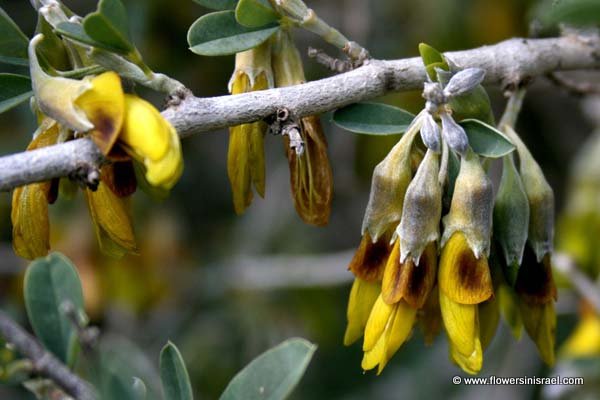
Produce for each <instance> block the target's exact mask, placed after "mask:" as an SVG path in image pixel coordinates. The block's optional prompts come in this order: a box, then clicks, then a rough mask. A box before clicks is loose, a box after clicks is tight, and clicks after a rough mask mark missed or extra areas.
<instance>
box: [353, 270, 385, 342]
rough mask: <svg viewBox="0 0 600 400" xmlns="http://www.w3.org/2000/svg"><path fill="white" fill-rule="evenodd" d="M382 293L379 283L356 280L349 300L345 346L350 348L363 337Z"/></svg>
mask: <svg viewBox="0 0 600 400" xmlns="http://www.w3.org/2000/svg"><path fill="white" fill-rule="evenodd" d="M380 291H381V285H380V284H379V283H378V282H367V281H365V280H363V279H360V278H356V279H354V283H353V284H352V289H351V290H350V299H349V300H348V310H347V317H348V325H347V327H346V333H345V334H344V345H345V346H350V345H351V344H352V343H354V342H355V341H357V340H358V339H359V338H360V337H361V336H362V335H363V331H364V330H365V326H366V325H367V320H368V319H369V315H370V314H371V309H372V308H373V304H375V300H377V297H378V296H379V292H380Z"/></svg>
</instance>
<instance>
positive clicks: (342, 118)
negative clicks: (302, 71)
mask: <svg viewBox="0 0 600 400" xmlns="http://www.w3.org/2000/svg"><path fill="white" fill-rule="evenodd" d="M414 118H415V116H414V115H412V114H411V113H409V112H408V111H405V110H403V109H401V108H398V107H394V106H390V105H387V104H382V103H355V104H351V105H349V106H346V107H344V108H340V109H339V110H337V111H336V112H335V113H334V114H333V122H334V123H335V124H336V125H337V126H339V127H340V128H343V129H345V130H347V131H350V132H354V133H360V134H364V135H396V134H399V133H404V131H406V129H407V128H408V126H409V125H410V123H411V122H412V120H413V119H414Z"/></svg>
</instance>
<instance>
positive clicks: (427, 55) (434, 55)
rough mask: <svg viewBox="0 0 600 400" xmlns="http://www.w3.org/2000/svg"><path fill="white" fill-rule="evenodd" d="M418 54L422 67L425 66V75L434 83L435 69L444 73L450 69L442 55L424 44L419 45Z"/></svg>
mask: <svg viewBox="0 0 600 400" xmlns="http://www.w3.org/2000/svg"><path fill="white" fill-rule="evenodd" d="M419 54H420V55H421V59H422V60H423V65H425V70H426V71H427V75H429V78H431V79H432V80H434V81H435V80H436V79H437V76H436V73H435V68H441V69H444V70H446V71H447V70H449V69H450V67H449V66H448V63H447V62H446V59H445V58H444V55H443V54H442V53H440V52H439V51H437V50H436V49H434V48H433V47H431V46H430V45H428V44H426V43H419Z"/></svg>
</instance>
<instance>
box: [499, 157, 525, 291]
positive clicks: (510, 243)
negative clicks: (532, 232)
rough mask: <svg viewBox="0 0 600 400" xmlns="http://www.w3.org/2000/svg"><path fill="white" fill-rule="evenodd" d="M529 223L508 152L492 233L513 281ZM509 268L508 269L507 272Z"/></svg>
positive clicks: (518, 178)
mask: <svg viewBox="0 0 600 400" xmlns="http://www.w3.org/2000/svg"><path fill="white" fill-rule="evenodd" d="M528 227H529V201H528V200H527V194H526V193H525V188H524V187H523V182H522V181H521V178H520V176H519V174H518V173H517V168H516V167H515V163H514V160H513V156H512V154H509V155H507V156H505V157H504V161H503V169H502V178H501V180H500V187H499V188H498V193H497V194H496V203H495V204H494V237H495V238H496V240H497V242H498V243H499V244H500V247H501V248H502V251H503V253H504V261H505V265H506V266H507V267H508V271H509V273H510V275H511V276H508V277H507V279H509V282H510V283H511V284H513V283H514V282H515V279H516V271H517V270H518V268H519V265H521V261H522V259H523V251H524V250H525V244H526V242H527V232H528ZM510 271H512V272H510Z"/></svg>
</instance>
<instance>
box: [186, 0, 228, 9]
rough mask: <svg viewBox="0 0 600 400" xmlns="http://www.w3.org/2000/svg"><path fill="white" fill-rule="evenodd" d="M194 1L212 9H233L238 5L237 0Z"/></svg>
mask: <svg viewBox="0 0 600 400" xmlns="http://www.w3.org/2000/svg"><path fill="white" fill-rule="evenodd" d="M194 2H195V3H198V4H200V5H201V6H204V7H206V8H210V9H211V10H233V9H234V8H235V6H236V5H237V0H194Z"/></svg>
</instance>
